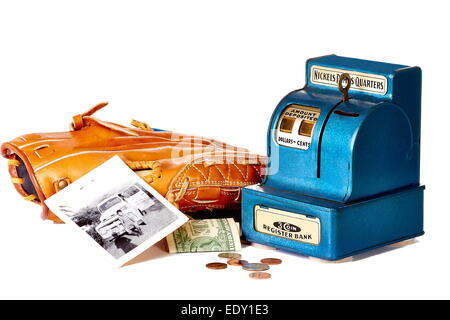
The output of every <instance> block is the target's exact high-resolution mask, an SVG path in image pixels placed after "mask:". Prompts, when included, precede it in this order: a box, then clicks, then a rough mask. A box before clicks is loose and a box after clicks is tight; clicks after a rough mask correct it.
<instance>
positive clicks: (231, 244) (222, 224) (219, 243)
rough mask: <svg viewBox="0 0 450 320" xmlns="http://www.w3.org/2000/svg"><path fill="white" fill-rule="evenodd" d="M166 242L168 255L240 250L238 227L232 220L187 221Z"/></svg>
mask: <svg viewBox="0 0 450 320" xmlns="http://www.w3.org/2000/svg"><path fill="white" fill-rule="evenodd" d="M166 240H167V245H168V247H169V252H170V253H182V252H208V251H210V252H221V251H238V250H241V241H240V238H239V227H238V225H237V223H236V222H235V221H234V219H232V218H228V219H201V220H189V221H188V222H187V223H185V224H184V225H183V226H182V227H180V228H178V229H177V230H175V231H174V232H173V233H172V234H170V235H168V236H167V237H166Z"/></svg>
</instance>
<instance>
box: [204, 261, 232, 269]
mask: <svg viewBox="0 0 450 320" xmlns="http://www.w3.org/2000/svg"><path fill="white" fill-rule="evenodd" d="M206 267H207V268H208V269H213V270H219V269H226V268H227V267H228V266H227V264H226V263H222V262H211V263H208V264H207V265H206Z"/></svg>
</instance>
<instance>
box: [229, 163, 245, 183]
mask: <svg viewBox="0 0 450 320" xmlns="http://www.w3.org/2000/svg"><path fill="white" fill-rule="evenodd" d="M233 165H234V166H235V167H236V168H237V169H238V170H239V172H240V173H241V176H242V179H243V180H244V181H248V179H246V178H245V176H244V173H243V172H242V170H241V169H239V167H238V166H237V165H236V164H235V163H233Z"/></svg>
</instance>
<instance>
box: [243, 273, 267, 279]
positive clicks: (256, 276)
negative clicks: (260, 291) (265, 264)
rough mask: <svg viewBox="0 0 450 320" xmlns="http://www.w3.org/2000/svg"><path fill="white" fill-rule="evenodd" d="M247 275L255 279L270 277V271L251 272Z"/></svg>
mask: <svg viewBox="0 0 450 320" xmlns="http://www.w3.org/2000/svg"><path fill="white" fill-rule="evenodd" d="M248 276H249V277H250V278H252V279H257V280H263V279H270V278H271V277H272V276H271V275H270V273H267V272H252V273H250V274H249V275H248Z"/></svg>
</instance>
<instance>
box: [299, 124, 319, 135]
mask: <svg viewBox="0 0 450 320" xmlns="http://www.w3.org/2000/svg"><path fill="white" fill-rule="evenodd" d="M314 124H315V122H314V121H309V120H303V121H302V124H301V125H300V128H298V134H299V135H302V136H306V137H311V135H312V131H313V129H314Z"/></svg>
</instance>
